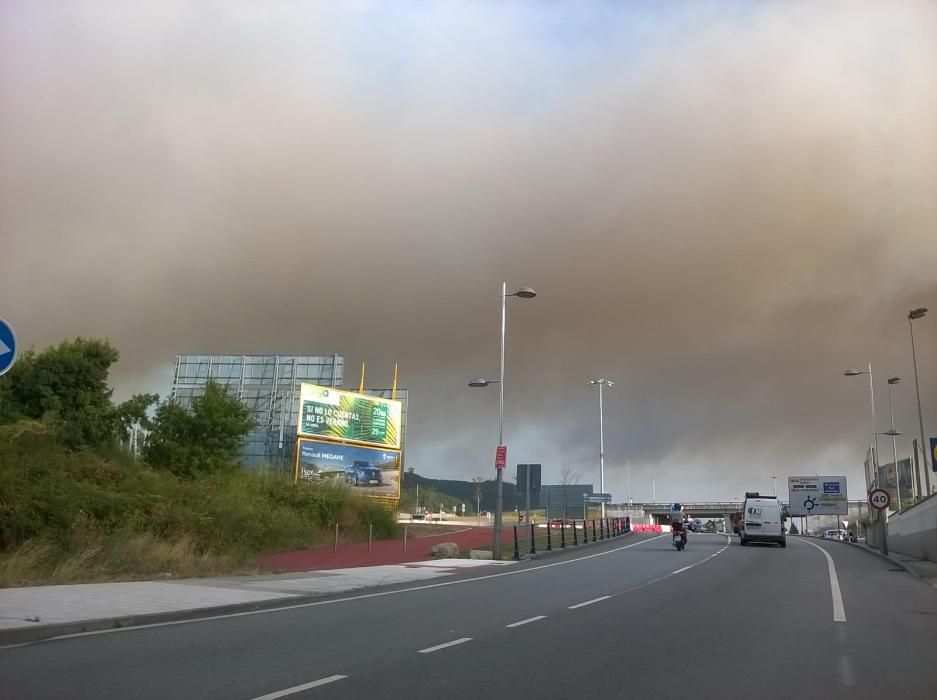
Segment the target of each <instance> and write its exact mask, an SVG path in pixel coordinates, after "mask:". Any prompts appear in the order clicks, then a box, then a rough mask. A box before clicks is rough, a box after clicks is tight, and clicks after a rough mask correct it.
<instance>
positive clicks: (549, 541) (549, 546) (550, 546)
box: [547, 520, 553, 552]
mask: <svg viewBox="0 0 937 700" xmlns="http://www.w3.org/2000/svg"><path fill="white" fill-rule="evenodd" d="M550 529H551V528H550V521H549V520H547V551H548V552H552V551H553V538H552V537H551V536H550Z"/></svg>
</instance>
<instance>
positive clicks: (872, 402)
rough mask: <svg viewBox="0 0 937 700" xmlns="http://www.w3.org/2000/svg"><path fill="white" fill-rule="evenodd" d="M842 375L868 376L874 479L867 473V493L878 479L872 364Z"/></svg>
mask: <svg viewBox="0 0 937 700" xmlns="http://www.w3.org/2000/svg"><path fill="white" fill-rule="evenodd" d="M843 374H844V375H845V376H847V377H859V376H862V375H864V374H867V375H869V400H870V402H871V404H872V469H873V470H874V471H873V474H874V477H873V478H871V479H870V478H869V474H868V471H866V475H865V490H866V493H868V491H869V489H870V488H871V487H872V483H874V481H875V479H877V478H878V433H877V432H876V430H875V383H874V382H873V380H872V363H871V362H870V363H869V369H868V371H866V372H863V371H862V370H860V369H847V370H846V371H845V372H843Z"/></svg>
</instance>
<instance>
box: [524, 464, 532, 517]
mask: <svg viewBox="0 0 937 700" xmlns="http://www.w3.org/2000/svg"><path fill="white" fill-rule="evenodd" d="M530 467H531V465H530V464H528V465H527V469H526V470H525V471H526V472H527V515H526V516H525V517H526V518H527V522H528V523H530Z"/></svg>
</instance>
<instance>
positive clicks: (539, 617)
mask: <svg viewBox="0 0 937 700" xmlns="http://www.w3.org/2000/svg"><path fill="white" fill-rule="evenodd" d="M546 617H547V616H546V615H537V617H528V618H527V619H526V620H518V621H517V622H512V623H511V624H510V625H505V627H520V626H521V625H526V624H529V623H531V622H536V621H537V620H545V619H546Z"/></svg>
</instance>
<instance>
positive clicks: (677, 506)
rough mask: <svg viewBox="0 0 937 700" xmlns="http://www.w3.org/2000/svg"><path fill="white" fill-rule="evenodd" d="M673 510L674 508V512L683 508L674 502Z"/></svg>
mask: <svg viewBox="0 0 937 700" xmlns="http://www.w3.org/2000/svg"><path fill="white" fill-rule="evenodd" d="M673 510H674V512H675V513H676V512H677V511H679V510H683V506H681V505H680V504H679V503H674V504H673Z"/></svg>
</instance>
